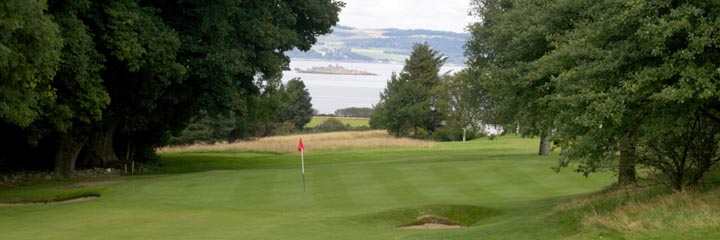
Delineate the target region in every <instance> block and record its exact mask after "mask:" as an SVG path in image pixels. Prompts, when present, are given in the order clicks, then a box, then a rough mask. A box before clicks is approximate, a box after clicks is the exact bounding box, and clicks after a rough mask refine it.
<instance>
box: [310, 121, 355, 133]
mask: <svg viewBox="0 0 720 240" xmlns="http://www.w3.org/2000/svg"><path fill="white" fill-rule="evenodd" d="M350 129H352V127H350V124H347V125H345V124H343V122H342V121H340V120H339V119H337V118H328V119H327V120H325V121H324V122H322V123H320V124H318V125H317V126H316V127H315V128H314V129H313V130H315V131H316V132H337V131H346V130H350Z"/></svg>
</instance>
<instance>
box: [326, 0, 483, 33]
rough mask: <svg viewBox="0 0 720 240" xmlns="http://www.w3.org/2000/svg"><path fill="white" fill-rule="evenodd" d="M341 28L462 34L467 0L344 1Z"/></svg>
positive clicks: (467, 6) (468, 5)
mask: <svg viewBox="0 0 720 240" xmlns="http://www.w3.org/2000/svg"><path fill="white" fill-rule="evenodd" d="M343 2H345V3H346V6H345V8H343V9H342V12H340V23H339V24H340V25H343V26H349V27H355V28H399V29H430V30H442V31H452V32H465V26H467V25H468V24H469V23H471V22H473V21H475V18H473V17H471V16H468V9H469V8H470V0H343Z"/></svg>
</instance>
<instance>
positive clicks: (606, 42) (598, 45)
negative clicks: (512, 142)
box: [538, 1, 720, 190]
mask: <svg viewBox="0 0 720 240" xmlns="http://www.w3.org/2000/svg"><path fill="white" fill-rule="evenodd" d="M719 9H720V4H718V3H716V2H714V1H693V2H673V1H660V2H658V1H634V2H624V1H604V2H599V3H596V4H594V5H593V6H592V8H589V9H588V12H587V16H588V19H587V20H586V21H583V22H582V23H581V27H578V28H577V30H575V31H572V32H569V33H568V34H566V35H565V36H562V37H560V38H558V41H557V42H558V43H559V44H558V45H559V47H558V49H557V50H556V51H554V52H553V53H551V54H549V55H548V56H546V57H545V59H543V60H542V61H539V63H538V64H539V65H540V66H541V67H540V69H545V70H546V71H547V72H555V75H556V77H555V78H554V85H555V86H556V87H557V89H558V92H559V93H558V94H556V95H552V96H548V98H551V99H553V102H554V103H555V104H556V105H557V106H558V107H559V108H563V109H565V111H564V112H563V114H561V115H559V117H560V119H562V121H563V122H564V123H565V124H564V125H563V127H561V128H559V129H558V133H559V135H561V136H562V138H563V139H565V140H566V141H564V142H566V143H567V144H568V145H569V147H570V151H569V152H568V158H566V159H567V160H581V162H582V163H583V165H581V167H582V169H581V170H583V171H585V172H590V171H593V170H595V169H596V168H599V167H603V166H605V165H613V163H614V162H615V161H612V160H613V159H616V158H617V155H616V154H617V152H618V151H619V152H620V153H621V156H620V157H621V160H623V159H622V157H623V156H622V153H623V152H629V153H630V154H632V155H634V156H636V158H635V159H634V160H635V161H636V163H638V164H642V165H644V166H648V167H650V168H651V170H657V171H659V172H660V173H662V175H664V177H661V178H660V179H662V181H663V182H664V183H666V184H668V185H669V186H671V187H673V188H674V189H677V190H683V189H685V188H687V187H691V186H693V185H695V184H697V183H698V182H699V181H700V180H701V179H702V176H703V173H704V172H705V171H707V170H708V169H709V168H710V167H711V166H713V165H714V164H715V163H717V162H718V160H720V159H719V157H718V156H720V153H718V150H717V149H718V144H720V141H719V140H718V135H717V131H716V129H717V128H718V124H720V122H718V121H717V120H718V118H717V116H718V115H717V113H718V99H719V98H718V97H719V96H720V94H719V92H718V87H717V86H720V72H718V71H717V69H718V67H719V66H720V63H719V62H718V60H719V59H720V54H719V53H718V49H720V42H719V41H720V35H719V34H718V32H720V27H718V25H717V23H718V22H720V15H719V14H718V10H719ZM619 163H620V170H621V173H622V170H623V167H624V166H623V164H627V163H625V162H624V161H620V162H619ZM619 180H620V181H621V182H622V181H623V179H619Z"/></svg>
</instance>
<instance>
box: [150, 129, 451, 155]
mask: <svg viewBox="0 0 720 240" xmlns="http://www.w3.org/2000/svg"><path fill="white" fill-rule="evenodd" d="M300 138H302V139H303V144H304V145H305V151H306V152H313V151H319V150H349V149H368V148H373V149H382V148H396V147H405V148H432V147H434V146H437V144H436V143H434V142H430V141H422V140H417V139H410V138H395V137H392V136H390V135H389V134H388V133H387V132H386V131H384V130H373V131H361V132H360V131H351V132H331V133H318V134H303V135H292V136H280V137H267V138H261V139H258V140H254V141H240V142H234V143H217V144H194V145H188V146H170V147H163V148H160V149H158V152H159V153H173V152H218V151H254V152H272V153H289V152H295V151H297V145H298V139H300Z"/></svg>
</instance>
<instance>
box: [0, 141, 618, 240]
mask: <svg viewBox="0 0 720 240" xmlns="http://www.w3.org/2000/svg"><path fill="white" fill-rule="evenodd" d="M536 141H537V140H533V139H518V138H500V140H495V141H489V140H486V139H481V140H477V141H472V142H466V143H442V144H440V146H438V147H435V148H430V149H417V148H391V149H374V150H348V151H315V152H308V153H306V154H305V161H306V180H307V191H306V192H303V190H302V183H301V179H302V178H301V175H300V170H299V168H300V166H299V163H300V161H299V155H298V154H270V153H268V154H263V153H244V152H210V153H168V154H164V155H163V156H162V161H163V164H164V165H165V166H166V170H167V173H166V174H161V175H159V176H156V177H151V178H142V179H134V180H132V181H127V182H122V183H116V184H112V185H107V186H104V187H103V191H102V197H101V199H99V200H95V201H89V202H79V203H70V204H62V205H36V206H13V207H2V208H0V232H2V238H3V239H480V238H482V239H557V238H563V237H568V236H573V235H575V234H577V232H576V230H574V229H573V227H572V226H569V225H561V224H560V225H559V224H557V223H555V222H551V221H548V219H549V218H548V216H550V215H551V214H552V209H553V207H554V206H555V205H556V203H558V202H559V201H564V200H567V199H569V198H571V197H573V196H576V195H577V194H582V193H587V192H591V191H597V190H599V189H602V188H603V187H604V186H607V185H608V184H609V183H610V182H611V181H612V179H611V178H612V176H609V175H593V176H591V177H590V178H584V177H582V176H581V175H579V174H575V173H572V172H571V171H564V172H561V173H559V174H556V173H554V172H553V171H551V170H550V167H551V166H553V165H555V164H556V158H555V157H539V156H536V155H535V154H534V152H536V151H535V148H536V145H537V143H536ZM306 144H308V143H306ZM9 191H11V189H7V188H0V196H2V195H5V194H7V193H8V192H9ZM428 206H429V207H432V208H433V209H435V210H424V208H428ZM442 209H446V210H442ZM468 209H470V210H472V212H476V214H478V216H475V215H472V214H475V213H471V215H468V214H467V213H464V212H465V211H469V210H468ZM423 211H433V213H442V214H447V215H449V216H445V217H448V218H454V220H455V221H458V222H460V223H463V224H467V225H470V227H468V228H464V229H456V230H400V229H396V227H397V226H398V225H403V224H406V222H407V219H410V220H412V219H413V218H415V217H417V216H414V215H416V214H420V213H423ZM480 215H482V216H480Z"/></svg>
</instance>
